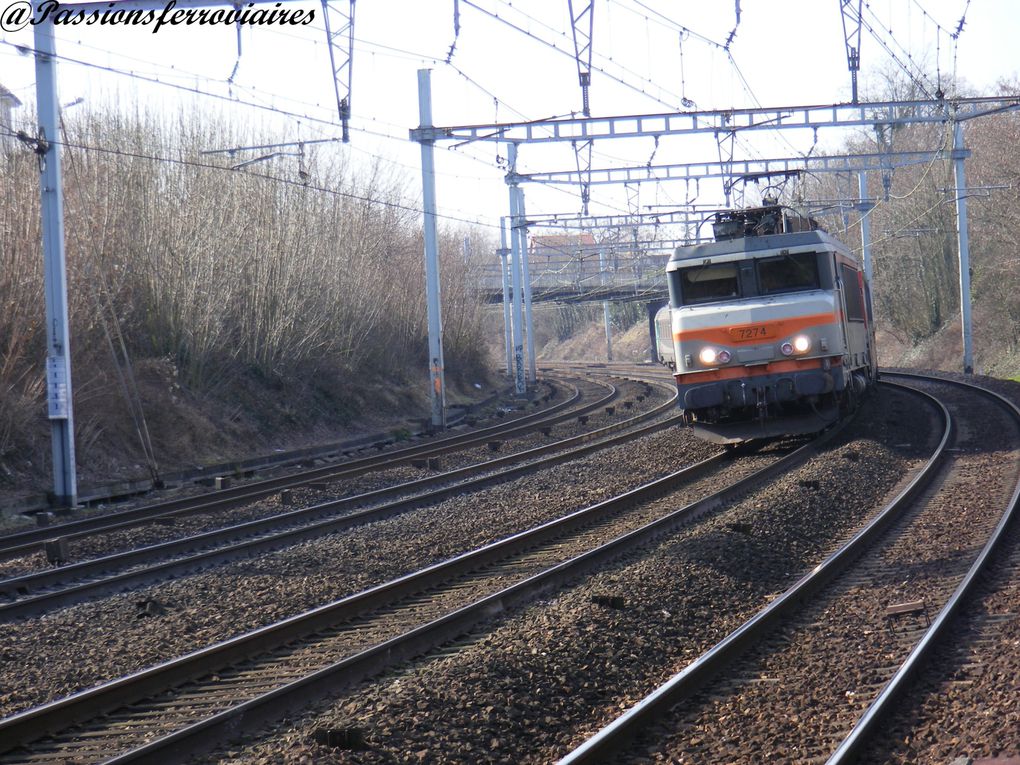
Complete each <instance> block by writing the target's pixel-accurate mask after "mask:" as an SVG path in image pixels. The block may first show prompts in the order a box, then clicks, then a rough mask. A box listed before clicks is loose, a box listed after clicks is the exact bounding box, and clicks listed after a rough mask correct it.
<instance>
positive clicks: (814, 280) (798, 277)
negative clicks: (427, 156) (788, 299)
mask: <svg viewBox="0 0 1020 765" xmlns="http://www.w3.org/2000/svg"><path fill="white" fill-rule="evenodd" d="M756 264H757V267H758V285H759V287H760V288H761V294H763V295H774V294H775V293H777V292H798V291H800V290H816V289H819V288H820V287H821V282H820V281H819V278H818V255H817V254H816V253H813V252H799V253H797V254H795V255H790V254H789V253H786V254H784V255H780V256H779V257H778V258H762V259H761V260H758V261H756Z"/></svg>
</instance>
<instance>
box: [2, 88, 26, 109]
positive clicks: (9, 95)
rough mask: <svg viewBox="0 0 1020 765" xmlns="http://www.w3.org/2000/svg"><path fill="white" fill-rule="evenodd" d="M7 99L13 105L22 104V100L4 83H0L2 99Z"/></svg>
mask: <svg viewBox="0 0 1020 765" xmlns="http://www.w3.org/2000/svg"><path fill="white" fill-rule="evenodd" d="M3 100H7V101H10V102H11V106H21V100H20V99H19V98H18V97H17V96H16V95H14V94H13V93H11V91H9V90H8V89H7V88H5V87H4V86H3V85H0V101H3Z"/></svg>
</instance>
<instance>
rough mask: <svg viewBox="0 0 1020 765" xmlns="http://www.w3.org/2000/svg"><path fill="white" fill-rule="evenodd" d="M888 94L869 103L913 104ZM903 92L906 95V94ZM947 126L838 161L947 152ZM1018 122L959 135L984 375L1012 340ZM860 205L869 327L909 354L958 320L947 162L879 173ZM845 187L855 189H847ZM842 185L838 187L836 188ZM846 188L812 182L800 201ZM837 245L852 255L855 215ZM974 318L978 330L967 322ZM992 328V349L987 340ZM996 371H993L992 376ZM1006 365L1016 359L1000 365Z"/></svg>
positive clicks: (881, 133)
mask: <svg viewBox="0 0 1020 765" xmlns="http://www.w3.org/2000/svg"><path fill="white" fill-rule="evenodd" d="M887 85H888V88H889V89H888V92H884V93H880V94H873V96H872V97H873V98H875V99H878V100H884V99H886V98H889V99H892V98H900V97H902V98H916V97H919V94H915V93H912V92H906V93H904V92H902V91H903V88H904V87H906V86H904V84H903V82H902V81H901V80H900V79H896V78H892V79H890V82H889V83H887ZM908 90H909V88H908ZM999 93H1000V94H1002V95H1015V94H1017V93H1020V83H1018V82H1016V81H1013V82H1002V83H1000V86H999ZM952 129H953V127H952V125H951V124H948V123H945V124H931V125H912V126H911V125H908V126H900V127H897V128H890V127H889V126H882V127H880V128H879V129H878V130H876V131H873V132H869V133H866V134H861V135H859V136H858V137H857V138H855V139H854V140H852V141H848V142H847V144H846V145H845V147H844V150H845V151H846V152H847V153H873V152H880V151H882V150H883V149H886V150H892V151H932V150H936V149H944V150H946V151H947V153H948V151H949V150H951V149H952V146H953V135H952ZM1018 140H1020V114H1018V113H1016V112H1006V113H1003V114H998V115H992V116H987V117H981V118H978V119H975V120H972V121H968V122H967V123H965V125H964V143H965V145H966V147H967V148H968V149H970V150H971V152H972V154H971V156H970V158H968V159H967V161H966V183H967V188H968V192H967V194H968V203H969V204H968V206H969V211H968V212H969V214H968V220H969V224H970V234H971V236H970V253H971V270H972V277H973V280H972V289H971V294H972V299H973V303H974V314H975V317H976V319H975V340H976V343H975V345H976V347H977V352H978V353H979V354H980V353H982V352H985V353H987V352H988V351H989V350H990V349H991V348H992V347H994V348H996V349H998V352H997V353H996V355H995V357H994V358H992V357H988V360H987V362H986V363H984V364H983V366H984V368H986V369H995V368H1000V369H1002V371H1004V372H1005V371H1009V370H1008V369H1005V368H1003V365H1002V364H1001V363H999V362H1002V361H1003V360H1004V356H1003V354H1002V353H1001V351H1002V349H1003V343H1002V341H1003V340H1006V343H1007V346H1008V349H1009V350H1011V351H1013V352H1016V351H1017V350H1018V348H1017V346H1018V340H1020V278H1018V274H1020V272H1018V270H1017V267H1018V265H1020V256H1018V248H1017V244H1018V234H1017V223H1016V220H1017V212H1018V209H1020V207H1018V202H1020V155H1018V153H1017V151H1016V146H1017V145H1018V143H1017V142H1018ZM868 182H869V188H868V196H869V197H871V198H873V199H875V200H877V205H876V207H875V209H874V210H873V211H872V212H871V213H870V221H871V239H872V254H873V262H874V273H875V279H874V285H873V288H874V300H875V306H876V314H877V318H878V321H879V322H880V324H881V325H883V326H884V327H885V328H886V329H888V330H889V331H891V332H892V333H893V334H895V335H896V336H898V337H901V338H902V339H904V340H905V341H906V342H908V343H910V344H916V343H919V342H922V341H924V340H926V339H928V338H931V337H933V336H934V335H935V334H936V333H938V332H939V330H941V329H943V328H944V327H945V326H946V325H947V324H948V323H950V322H953V321H955V320H956V319H957V317H958V315H959V260H958V252H957V225H956V205H955V194H954V189H955V186H956V181H955V178H954V174H953V165H952V162H951V160H948V159H947V160H937V161H933V162H929V163H925V164H921V165H915V166H911V167H902V168H897V169H895V170H894V171H892V172H889V173H881V172H872V173H870V174H869V179H868ZM851 183H854V184H855V183H856V181H855V180H851ZM839 184H842V186H839ZM847 185H848V179H845V178H843V179H839V178H835V177H833V176H827V177H826V176H819V177H817V178H813V179H810V180H809V181H808V182H807V183H805V184H804V185H803V186H802V187H801V188H800V191H799V193H800V195H801V196H802V198H806V199H808V198H822V199H824V198H829V199H833V198H837V199H838V198H842V199H846V198H852V197H855V196H856V187H855V186H854V188H853V189H850V188H847ZM846 220H847V222H848V224H849V227H848V228H847V230H846V231H844V232H842V235H843V236H845V237H846V239H847V240H848V241H849V242H850V243H851V244H852V245H853V246H855V247H860V227H859V225H858V214H857V213H856V212H851V213H849V214H848V216H847V218H846ZM977 317H980V322H979V321H978V320H977ZM992 326H994V327H995V328H996V329H995V330H994V336H995V338H997V342H978V339H979V338H980V339H982V340H991V339H992V338H991V337H990V334H991V330H990V327H992ZM996 363H999V366H998V367H996V366H995V365H996ZM1010 363H1011V364H1013V365H1016V363H1017V360H1016V358H1014V359H1013V361H1012V362H1010Z"/></svg>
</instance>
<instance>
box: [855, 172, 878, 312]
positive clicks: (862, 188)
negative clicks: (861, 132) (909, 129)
mask: <svg viewBox="0 0 1020 765" xmlns="http://www.w3.org/2000/svg"><path fill="white" fill-rule="evenodd" d="M857 195H858V198H859V199H860V201H859V202H858V203H857V211H858V212H859V213H860V214H861V260H863V261H864V279H865V289H864V299H865V300H866V301H867V307H868V321H873V319H874V315H875V314H874V310H873V306H872V304H871V292H872V290H873V289H874V286H872V283H871V276H872V264H871V211H872V210H873V209H875V205H874V204H872V202H870V201H869V199H868V174H867V173H866V172H864V171H863V170H862V171H860V172H858V173H857Z"/></svg>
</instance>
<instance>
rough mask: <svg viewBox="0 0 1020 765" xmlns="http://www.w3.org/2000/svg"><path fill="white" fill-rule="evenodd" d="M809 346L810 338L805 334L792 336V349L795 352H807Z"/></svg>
mask: <svg viewBox="0 0 1020 765" xmlns="http://www.w3.org/2000/svg"><path fill="white" fill-rule="evenodd" d="M810 348H811V338H810V337H808V336H807V335H797V336H796V337H795V338H793V350H794V351H796V352H797V353H807V352H808V350H810Z"/></svg>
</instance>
